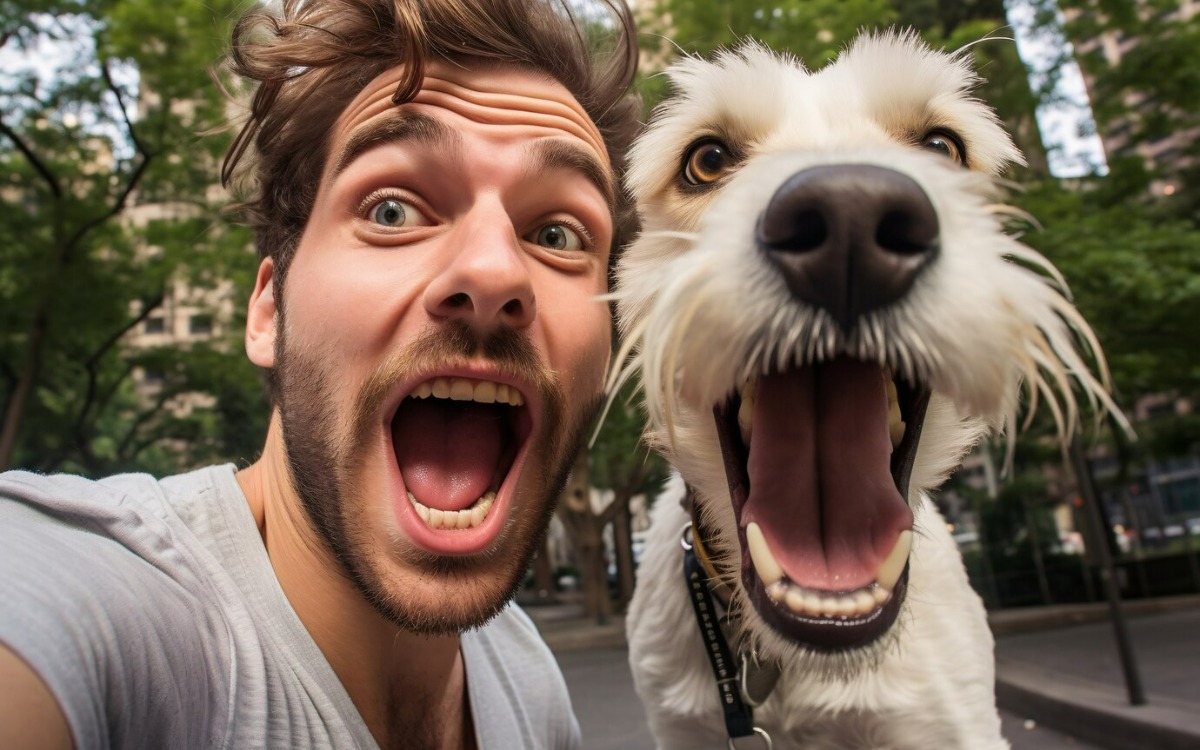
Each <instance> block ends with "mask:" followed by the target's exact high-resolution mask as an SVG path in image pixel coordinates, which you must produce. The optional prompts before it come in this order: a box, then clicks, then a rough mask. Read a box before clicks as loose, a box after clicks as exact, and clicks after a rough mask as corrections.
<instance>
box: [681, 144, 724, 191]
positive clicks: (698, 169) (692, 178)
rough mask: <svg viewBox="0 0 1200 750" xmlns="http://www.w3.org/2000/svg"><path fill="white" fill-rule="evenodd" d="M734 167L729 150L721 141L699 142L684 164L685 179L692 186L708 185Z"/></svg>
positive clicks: (689, 152)
mask: <svg viewBox="0 0 1200 750" xmlns="http://www.w3.org/2000/svg"><path fill="white" fill-rule="evenodd" d="M732 166H733V157H732V156H731V155H730V153H729V148H728V147H726V145H725V144H724V143H721V142H720V141H715V140H712V139H706V140H703V141H697V142H696V143H694V144H692V147H691V148H689V149H688V152H687V158H686V159H684V162H683V178H684V179H685V180H687V181H688V183H689V184H691V185H708V184H709V183H713V182H716V181H717V180H719V179H721V178H722V177H723V176H725V173H726V172H728V171H729V170H730V168H731V167H732Z"/></svg>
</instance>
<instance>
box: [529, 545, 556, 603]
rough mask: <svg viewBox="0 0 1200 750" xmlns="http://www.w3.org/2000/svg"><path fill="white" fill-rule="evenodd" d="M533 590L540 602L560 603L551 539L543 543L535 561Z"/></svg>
mask: <svg viewBox="0 0 1200 750" xmlns="http://www.w3.org/2000/svg"><path fill="white" fill-rule="evenodd" d="M533 590H534V592H535V593H536V594H537V598H538V601H539V602H544V603H547V604H549V603H551V602H556V601H558V594H557V592H556V590H555V587H554V561H553V560H551V559H550V539H549V538H547V539H546V540H545V541H543V542H542V549H541V550H540V551H539V552H538V554H537V557H536V558H534V560H533Z"/></svg>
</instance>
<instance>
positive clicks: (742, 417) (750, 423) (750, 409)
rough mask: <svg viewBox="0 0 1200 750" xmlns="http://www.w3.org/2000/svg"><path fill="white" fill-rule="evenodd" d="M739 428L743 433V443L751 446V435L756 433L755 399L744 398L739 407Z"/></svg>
mask: <svg viewBox="0 0 1200 750" xmlns="http://www.w3.org/2000/svg"><path fill="white" fill-rule="evenodd" d="M737 421H738V428H739V429H740V430H741V433H742V445H744V446H746V447H747V448H749V447H750V437H751V436H752V435H753V434H754V401H753V400H750V401H747V400H746V399H742V405H741V406H739V407H738V413H737Z"/></svg>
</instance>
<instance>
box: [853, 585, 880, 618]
mask: <svg viewBox="0 0 1200 750" xmlns="http://www.w3.org/2000/svg"><path fill="white" fill-rule="evenodd" d="M873 609H875V597H873V596H871V593H870V592H869V591H866V590H859V591H856V592H855V593H854V612H855V614H860V615H865V614H867V613H868V612H870V611H871V610H873Z"/></svg>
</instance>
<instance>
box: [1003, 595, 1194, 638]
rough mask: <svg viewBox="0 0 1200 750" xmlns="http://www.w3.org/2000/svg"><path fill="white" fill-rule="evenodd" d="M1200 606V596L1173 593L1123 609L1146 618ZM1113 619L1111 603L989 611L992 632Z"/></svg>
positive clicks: (1124, 604) (1013, 632)
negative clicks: (1110, 608)
mask: <svg viewBox="0 0 1200 750" xmlns="http://www.w3.org/2000/svg"><path fill="white" fill-rule="evenodd" d="M1197 607H1200V595H1198V594H1189V595H1187V596H1171V597H1164V598H1160V599H1134V600H1132V601H1124V602H1121V609H1122V610H1123V611H1124V612H1125V614H1126V615H1127V616H1129V617H1142V616H1145V615H1157V614H1164V613H1167V612H1179V611H1182V610H1186V609H1195V608H1197ZM1108 619H1109V614H1108V603H1107V602H1095V603H1092V604H1059V605H1051V606H1048V607H1027V608H1022V609H1002V610H999V611H996V612H991V613H989V614H988V626H989V627H990V628H991V629H992V635H994V636H996V637H1000V636H1002V635H1016V634H1017V633H1031V632H1035V631H1042V630H1050V629H1052V628H1062V627H1067V626H1070V625H1085V624H1087V623H1092V622H1104V621H1106V620H1108Z"/></svg>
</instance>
